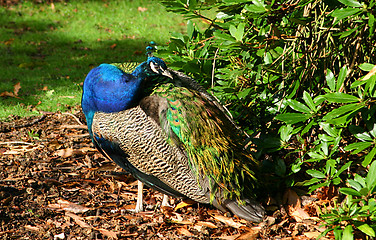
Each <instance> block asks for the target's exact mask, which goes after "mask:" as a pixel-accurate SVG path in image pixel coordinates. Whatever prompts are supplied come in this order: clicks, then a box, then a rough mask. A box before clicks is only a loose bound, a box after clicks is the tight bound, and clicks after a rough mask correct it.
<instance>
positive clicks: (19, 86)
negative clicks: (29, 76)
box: [13, 82, 21, 96]
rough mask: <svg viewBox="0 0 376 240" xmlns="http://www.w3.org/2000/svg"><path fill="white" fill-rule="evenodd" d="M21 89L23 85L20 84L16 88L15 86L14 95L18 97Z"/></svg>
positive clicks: (15, 85)
mask: <svg viewBox="0 0 376 240" xmlns="http://www.w3.org/2000/svg"><path fill="white" fill-rule="evenodd" d="M20 89H21V83H20V82H18V83H16V84H14V86H13V93H14V95H16V96H18V91H20Z"/></svg>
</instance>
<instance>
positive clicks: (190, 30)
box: [187, 20, 195, 39]
mask: <svg viewBox="0 0 376 240" xmlns="http://www.w3.org/2000/svg"><path fill="white" fill-rule="evenodd" d="M194 31H195V27H194V25H193V22H192V21H191V20H188V22H187V34H188V37H189V38H190V39H192V38H193V33H194Z"/></svg>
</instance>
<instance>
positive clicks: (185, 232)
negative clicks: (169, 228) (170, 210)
mask: <svg viewBox="0 0 376 240" xmlns="http://www.w3.org/2000/svg"><path fill="white" fill-rule="evenodd" d="M176 230H177V231H178V233H179V234H181V235H184V236H187V237H190V236H193V234H192V233H191V232H190V231H189V230H188V229H186V228H183V227H181V228H178V229H176Z"/></svg>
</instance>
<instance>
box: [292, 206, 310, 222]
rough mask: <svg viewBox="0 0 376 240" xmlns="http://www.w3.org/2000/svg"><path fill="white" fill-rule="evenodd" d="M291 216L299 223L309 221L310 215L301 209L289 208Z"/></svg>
mask: <svg viewBox="0 0 376 240" xmlns="http://www.w3.org/2000/svg"><path fill="white" fill-rule="evenodd" d="M289 214H290V216H291V217H293V218H294V219H295V221H297V222H302V221H303V220H304V219H309V218H310V216H309V214H308V213H307V212H306V211H304V210H303V209H302V208H301V207H299V206H298V207H295V208H289Z"/></svg>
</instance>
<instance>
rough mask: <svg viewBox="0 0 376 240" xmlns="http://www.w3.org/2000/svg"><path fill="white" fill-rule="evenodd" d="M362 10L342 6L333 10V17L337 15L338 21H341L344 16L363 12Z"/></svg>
mask: <svg viewBox="0 0 376 240" xmlns="http://www.w3.org/2000/svg"><path fill="white" fill-rule="evenodd" d="M361 11H362V10H361V9H358V8H340V9H336V10H334V11H333V12H332V14H331V15H332V17H335V18H337V21H336V23H337V22H338V21H340V20H342V19H344V18H347V17H349V16H354V15H355V14H357V13H359V12H361Z"/></svg>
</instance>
